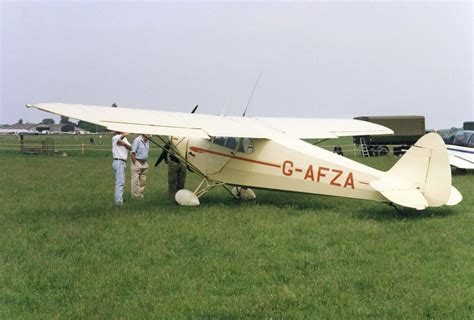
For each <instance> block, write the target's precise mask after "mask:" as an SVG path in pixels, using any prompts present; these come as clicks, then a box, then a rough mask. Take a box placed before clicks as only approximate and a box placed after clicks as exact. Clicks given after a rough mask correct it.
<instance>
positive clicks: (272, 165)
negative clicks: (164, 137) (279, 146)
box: [189, 147, 281, 168]
mask: <svg viewBox="0 0 474 320" xmlns="http://www.w3.org/2000/svg"><path fill="white" fill-rule="evenodd" d="M189 149H190V150H191V151H194V152H197V153H210V154H215V155H218V156H221V157H227V158H232V159H237V160H242V161H247V162H251V163H256V164H262V165H265V166H270V167H275V168H281V165H279V164H274V163H270V162H263V161H258V160H252V159H248V158H242V157H238V156H232V155H229V154H225V153H221V152H216V151H211V150H207V149H202V148H198V147H190V148H189Z"/></svg>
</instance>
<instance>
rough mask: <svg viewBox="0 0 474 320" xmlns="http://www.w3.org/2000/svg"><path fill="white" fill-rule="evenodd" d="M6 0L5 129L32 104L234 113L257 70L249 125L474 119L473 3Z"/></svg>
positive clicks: (0, 109)
mask: <svg viewBox="0 0 474 320" xmlns="http://www.w3.org/2000/svg"><path fill="white" fill-rule="evenodd" d="M0 1H1V3H0V18H1V56H0V60H1V64H0V76H1V77H0V81H1V86H0V98H1V99H0V124H2V123H15V122H17V121H18V119H20V118H21V119H23V120H24V122H27V121H29V122H39V121H41V120H42V119H43V118H49V117H52V115H51V114H48V113H45V112H41V111H38V110H31V109H26V108H25V107H24V106H25V104H27V103H39V102H64V103H79V104H92V105H105V106H109V105H111V104H112V103H114V102H115V103H117V105H118V106H119V107H134V108H144V109H154V110H167V111H182V112H190V111H191V110H192V109H193V107H194V106H195V105H196V104H199V109H198V110H199V112H201V113H209V114H221V113H224V114H228V115H241V114H242V113H243V110H244V109H245V106H246V105H247V103H248V100H249V97H250V95H251V92H252V89H253V88H254V86H255V84H256V79H257V77H258V75H259V73H261V76H260V80H259V81H258V83H257V86H256V89H255V92H254V94H253V96H252V99H251V101H250V104H249V107H248V111H247V115H248V116H273V117H275V116H278V117H304V118H309V117H312V118H353V117H355V116H362V115H369V116H370V115H424V116H425V117H426V122H427V127H428V128H433V129H434V128H449V127H452V126H457V127H459V126H462V123H463V121H468V120H474V104H473V80H472V79H473V42H474V41H473V16H474V14H473V13H474V11H473V5H472V3H471V2H470V1H465V2H456V3H453V2H419V1H417V2H411V1H400V2H393V1H391V2H386V1H370V2H351V1H344V2H338V1H334V2H291V3H281V2H278V3H270V2H198V1H194V2H77V1H66V2H58V1H56V2H54V1H48V2H46V1H35V2H10V1H3V0H0ZM53 118H55V119H56V120H57V119H58V117H53Z"/></svg>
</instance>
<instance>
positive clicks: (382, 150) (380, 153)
mask: <svg viewBox="0 0 474 320" xmlns="http://www.w3.org/2000/svg"><path fill="white" fill-rule="evenodd" d="M389 152H390V151H389V150H388V147H386V146H382V147H380V148H379V150H378V153H377V154H378V156H379V157H385V156H386V155H388V153H389Z"/></svg>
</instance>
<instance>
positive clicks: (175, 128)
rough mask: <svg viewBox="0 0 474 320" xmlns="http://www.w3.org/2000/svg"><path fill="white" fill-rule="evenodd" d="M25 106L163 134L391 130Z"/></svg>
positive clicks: (313, 135) (356, 123)
mask: <svg viewBox="0 0 474 320" xmlns="http://www.w3.org/2000/svg"><path fill="white" fill-rule="evenodd" d="M27 107H29V108H36V109H39V110H43V111H47V112H51V113H55V114H58V115H62V116H67V117H70V118H73V119H78V120H83V121H87V122H90V123H94V124H97V125H101V126H104V127H106V128H107V129H109V130H112V131H121V132H130V133H145V134H155V135H163V136H183V137H196V138H209V137H217V136H222V137H242V138H262V139H272V136H273V133H274V132H280V133H286V134H287V135H289V136H291V137H293V138H299V139H328V138H337V137H341V136H353V135H372V134H378V135H382V134H393V131H392V130H390V129H388V128H386V127H383V126H381V125H378V124H373V123H369V122H365V121H360V120H339V119H307V118H301V119H298V118H251V117H232V116H214V115H203V114H191V113H182V112H167V111H155V110H144V109H131V108H112V107H101V106H88V105H79V104H64V103H39V104H33V105H27Z"/></svg>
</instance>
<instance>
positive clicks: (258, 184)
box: [27, 103, 462, 210]
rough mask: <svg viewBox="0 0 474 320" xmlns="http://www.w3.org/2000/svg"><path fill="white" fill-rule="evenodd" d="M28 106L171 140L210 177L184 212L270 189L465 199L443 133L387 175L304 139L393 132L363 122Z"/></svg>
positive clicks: (400, 200) (413, 203)
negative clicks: (217, 194)
mask: <svg viewBox="0 0 474 320" xmlns="http://www.w3.org/2000/svg"><path fill="white" fill-rule="evenodd" d="M27 107H34V108H37V109H40V110H44V111H47V112H52V113H55V114H59V115H64V116H67V117H70V118H74V119H80V120H83V121H87V122H91V123H95V124H98V125H101V126H105V127H107V128H108V129H109V130H113V131H121V132H132V133H145V134H152V135H158V136H159V137H163V136H166V137H169V139H170V141H171V144H170V145H171V150H170V151H171V152H172V153H174V154H175V155H176V156H177V157H179V158H180V159H181V160H182V161H183V162H185V163H186V164H187V165H188V168H189V169H191V170H192V171H193V172H195V173H197V174H199V175H200V176H201V177H202V178H203V180H202V182H201V184H199V186H198V187H197V188H196V190H195V191H194V192H191V191H188V190H182V191H180V192H178V193H177V195H176V200H177V202H178V203H180V204H183V205H198V204H199V199H198V198H199V197H201V196H202V195H204V194H205V193H207V192H209V191H210V190H211V189H213V188H215V187H217V186H223V187H225V188H226V189H227V190H229V192H231V193H232V194H233V196H234V197H236V198H253V197H254V193H253V192H252V191H251V190H250V189H248V188H262V189H272V190H284V191H292V192H301V193H309V194H322V195H330V196H338V197H347V198H355V199H365V200H374V201H379V202H386V203H391V204H398V205H401V206H404V207H410V208H415V209H418V210H422V209H426V208H428V207H439V206H442V205H455V204H457V203H459V202H460V201H461V200H462V196H461V194H460V193H459V192H458V191H457V190H456V188H454V187H453V186H451V170H450V165H449V161H448V153H447V150H446V146H445V144H444V142H443V140H442V139H441V137H440V136H438V135H437V134H435V133H430V134H427V135H425V136H423V137H421V138H420V139H419V140H418V142H416V143H415V145H414V146H413V147H411V148H410V149H409V150H408V152H407V153H406V154H405V155H404V156H403V157H402V158H401V159H400V160H399V161H398V162H397V163H396V164H395V165H394V166H393V167H392V168H391V169H390V170H389V171H387V172H383V171H380V170H376V169H373V168H371V167H368V166H366V165H363V164H361V163H358V162H355V161H352V160H350V159H348V158H345V157H343V156H340V155H337V154H334V153H332V152H329V151H327V150H324V149H322V148H319V147H317V146H314V145H312V144H310V143H307V142H305V141H303V140H301V139H328V138H337V137H341V136H357V135H373V134H392V133H393V132H392V130H390V129H387V128H385V127H383V126H380V125H377V124H373V123H369V122H365V121H360V120H334V119H307V118H304V119H298V118H252V117H229V116H212V115H202V114H188V113H179V112H164V111H152V110H140V109H127V108H111V107H98V106H85V105H73V104H60V103H42V104H35V105H27ZM229 186H233V187H234V189H233V190H230V189H229Z"/></svg>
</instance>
